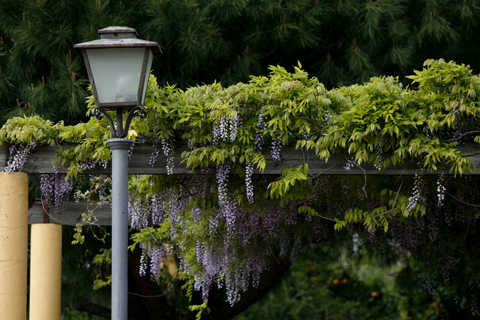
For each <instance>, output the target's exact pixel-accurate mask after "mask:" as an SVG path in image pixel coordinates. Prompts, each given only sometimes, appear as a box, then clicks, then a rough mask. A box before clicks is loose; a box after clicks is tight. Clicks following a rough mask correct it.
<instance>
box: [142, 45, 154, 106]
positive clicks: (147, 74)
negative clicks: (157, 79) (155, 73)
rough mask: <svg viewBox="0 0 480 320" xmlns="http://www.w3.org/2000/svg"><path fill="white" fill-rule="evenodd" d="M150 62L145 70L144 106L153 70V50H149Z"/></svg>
mask: <svg viewBox="0 0 480 320" xmlns="http://www.w3.org/2000/svg"><path fill="white" fill-rule="evenodd" d="M148 51H149V52H148V61H147V69H145V70H146V71H145V85H144V86H143V92H142V106H143V105H144V104H145V94H146V93H147V86H148V78H149V77H150V69H151V68H152V60H153V52H152V50H148Z"/></svg>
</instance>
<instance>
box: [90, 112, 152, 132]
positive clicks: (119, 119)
mask: <svg viewBox="0 0 480 320" xmlns="http://www.w3.org/2000/svg"><path fill="white" fill-rule="evenodd" d="M116 111H117V119H116V120H117V121H116V122H117V126H116V127H115V124H114V123H113V120H112V117H110V115H109V114H108V112H107V110H105V109H103V108H99V107H95V108H93V109H92V112H91V114H92V116H94V117H95V118H97V119H101V118H102V115H103V116H105V118H107V120H108V123H109V125H110V130H111V132H112V137H113V138H126V137H127V135H128V130H129V128H130V123H131V122H132V119H133V117H134V116H135V115H138V116H140V117H141V118H145V117H146V116H147V113H146V112H145V107H144V106H136V107H135V108H133V109H131V110H130V112H129V113H128V115H127V120H126V121H125V127H124V126H123V109H122V108H118V109H116Z"/></svg>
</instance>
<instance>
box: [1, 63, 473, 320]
mask: <svg viewBox="0 0 480 320" xmlns="http://www.w3.org/2000/svg"><path fill="white" fill-rule="evenodd" d="M412 79H413V80H414V81H415V82H416V83H419V84H420V87H419V88H418V90H411V89H409V88H404V87H403V85H402V84H401V83H400V82H399V81H398V79H396V78H393V77H378V78H372V79H371V81H370V82H368V83H365V84H364V85H353V86H348V87H341V88H338V89H331V90H327V89H326V88H325V87H324V86H323V85H322V84H321V83H320V82H319V81H318V79H316V78H312V77H309V76H308V74H307V73H306V72H305V71H303V70H302V69H301V66H300V65H299V67H296V68H295V72H293V73H289V72H287V71H286V70H285V69H284V68H282V67H279V66H277V67H271V74H270V75H269V76H268V77H264V76H260V77H252V78H251V80H250V81H249V82H248V83H238V84H236V85H232V86H230V87H227V88H223V87H222V86H221V85H220V84H219V83H213V84H211V85H203V86H197V87H193V88H190V89H188V90H185V91H184V90H181V89H178V88H175V87H174V86H166V87H163V88H160V87H158V85H157V83H156V80H155V77H154V76H153V75H151V77H150V83H149V88H148V96H147V99H146V109H147V117H146V119H138V118H135V119H134V121H133V122H132V126H131V131H130V132H129V136H130V138H131V139H133V140H134V141H135V142H136V143H153V144H160V143H161V144H162V148H163V149H164V154H165V155H166V157H167V158H168V157H171V156H172V154H171V150H174V148H173V146H175V145H177V146H178V145H187V146H188V149H187V151H185V152H184V153H183V154H182V158H183V161H185V162H186V163H187V164H188V165H189V166H190V167H191V168H192V170H193V172H192V173H194V174H192V175H184V176H182V175H175V174H173V175H172V174H170V175H166V176H151V177H149V176H131V177H130V195H129V198H130V199H129V200H130V201H129V202H130V207H131V208H130V209H129V216H130V219H131V223H132V227H133V228H134V230H135V231H134V233H133V234H132V241H133V243H134V246H132V249H134V248H135V247H136V246H137V245H138V246H140V248H141V250H142V255H141V257H140V261H141V266H140V274H141V275H146V273H147V269H149V271H150V274H151V279H152V280H154V281H158V282H160V281H161V280H162V279H163V274H164V273H163V270H164V269H165V268H164V265H165V264H166V259H167V257H168V256H170V255H172V253H175V254H176V255H177V257H178V259H179V263H180V272H179V279H180V280H182V281H193V289H194V291H201V292H202V298H203V302H204V301H206V300H207V298H208V299H209V301H212V299H211V297H210V296H209V293H210V292H211V291H213V288H214V284H216V285H217V286H219V287H224V288H225V290H226V298H225V297H223V299H224V300H227V301H228V303H229V304H230V305H232V306H234V305H235V304H237V303H238V302H239V301H240V299H241V292H243V291H246V290H248V288H250V287H254V288H256V287H258V286H259V283H260V279H261V275H262V273H264V272H265V270H267V269H268V268H269V266H271V265H272V264H274V263H275V261H276V262H278V260H279V259H280V260H281V259H287V260H288V259H290V260H292V261H293V260H294V259H295V257H296V255H297V254H298V252H299V251H300V250H301V248H302V247H303V246H304V245H305V244H306V243H311V242H318V241H322V239H324V238H328V237H332V236H338V237H341V236H343V235H345V233H351V232H352V231H353V230H354V229H357V228H358V230H361V231H362V238H363V239H365V240H367V239H368V240H369V241H372V242H373V243H377V244H378V245H379V246H380V248H382V246H385V241H386V240H382V239H383V238H382V237H381V236H380V234H382V233H386V232H387V231H390V234H391V235H392V239H393V240H392V241H394V242H395V243H396V244H397V246H398V248H397V249H398V252H397V253H398V254H399V255H403V254H404V253H405V252H406V251H411V252H417V251H419V252H420V253H422V254H425V253H426V252H438V253H439V258H438V259H432V258H431V256H429V255H428V258H425V260H424V262H425V263H426V266H425V279H426V280H425V283H426V288H427V289H428V290H430V291H434V290H435V289H434V287H435V285H434V284H435V280H433V279H434V277H433V275H432V273H431V272H432V271H431V270H434V266H435V265H443V266H444V267H445V268H446V269H445V270H446V271H444V274H450V273H451V272H453V270H456V271H458V269H461V270H463V272H464V273H463V274H465V275H466V277H470V280H469V281H471V282H472V284H468V285H467V287H470V286H473V287H474V286H475V283H476V281H477V280H478V275H477V273H476V272H475V268H474V266H473V265H472V264H471V263H467V264H459V263H458V261H467V260H464V257H463V256H462V252H465V251H466V252H469V250H474V251H475V247H474V246H473V243H474V241H472V240H470V242H469V243H465V242H460V243H458V242H455V241H456V239H458V238H459V237H462V236H463V237H465V238H467V237H468V238H469V239H471V237H472V234H473V233H472V232H473V231H471V230H470V229H469V225H470V224H471V223H475V221H476V214H477V213H476V209H475V208H476V207H472V206H469V205H468V203H474V202H475V201H471V202H470V199H473V200H474V198H472V197H471V196H472V195H471V194H470V192H469V190H468V188H467V189H466V188H464V187H461V186H459V185H455V187H448V185H447V180H448V181H450V180H452V179H453V178H452V177H450V176H445V173H448V172H446V170H447V167H448V166H450V168H451V169H450V170H451V173H454V174H458V175H462V174H463V173H466V172H469V171H473V170H475V167H474V166H473V164H472V163H471V162H470V161H469V160H467V159H466V158H465V157H464V156H462V155H461V154H460V152H458V151H457V150H456V149H455V147H456V146H457V145H458V144H459V143H465V142H476V140H477V138H476V137H475V136H474V134H476V133H478V119H477V116H478V115H479V113H478V111H479V110H478V108H479V107H478V98H477V96H478V90H479V89H480V88H479V86H478V76H476V75H473V74H472V71H471V70H470V69H469V68H468V67H466V66H464V65H458V64H455V63H453V62H448V63H447V62H445V61H443V60H437V61H433V60H427V61H426V62H425V68H424V69H423V70H421V71H416V75H415V76H412ZM90 101H91V99H90ZM90 107H93V105H92V104H91V103H90ZM35 121H39V122H40V124H41V125H39V126H35V125H34V123H35ZM42 121H43V120H40V118H38V117H37V118H13V119H11V120H8V121H7V122H6V124H5V126H4V127H3V128H2V129H1V130H0V142H8V143H13V144H18V145H21V144H26V143H30V142H31V139H32V137H46V138H45V140H38V141H36V142H37V143H38V144H50V145H52V144H60V143H65V142H68V143H75V145H74V146H73V147H71V148H69V149H67V148H63V147H59V149H58V157H57V160H58V161H59V162H58V164H59V165H63V164H65V163H66V161H68V160H70V167H69V170H70V173H69V175H68V176H69V177H77V174H78V173H82V172H83V171H84V170H86V169H88V168H91V167H92V166H95V165H104V164H105V163H106V161H108V160H109V159H110V150H109V149H108V145H107V144H106V140H107V139H108V138H110V131H109V130H108V127H107V124H106V120H105V119H103V120H97V119H91V120H90V121H89V122H88V123H81V124H78V125H76V126H65V125H63V124H62V123H59V124H56V125H53V124H51V123H49V122H45V121H43V122H42ZM23 123H28V124H29V125H26V126H24V127H23V128H22V129H20V128H18V127H17V126H18V124H23ZM286 146H296V147H297V148H298V149H303V150H308V149H311V150H314V151H315V154H316V155H317V156H318V157H320V158H322V159H325V160H328V159H329V157H330V156H331V155H332V154H344V155H345V156H346V157H347V158H348V159H349V162H348V164H349V165H352V166H353V165H354V166H358V167H362V166H365V165H371V166H374V167H375V168H376V169H377V170H384V169H385V168H386V167H388V166H389V165H390V164H397V165H398V164H407V163H409V162H413V163H417V165H418V174H417V175H416V176H415V177H414V178H412V179H410V178H408V177H404V176H400V177H396V178H382V179H381V180H380V179H378V178H368V179H367V178H366V177H337V178H335V177H332V178H327V177H325V176H323V175H317V176H312V175H311V174H309V170H308V169H309V166H308V160H305V161H304V163H298V164H296V165H295V166H294V167H288V168H286V169H284V170H283V171H282V174H281V175H280V176H274V175H263V174H261V173H262V172H264V170H269V167H267V160H269V161H270V159H271V161H272V162H273V165H274V166H275V165H279V164H281V162H282V148H284V147H286ZM169 150H170V151H169ZM133 156H134V148H133ZM152 157H153V155H152ZM248 168H250V169H248ZM253 168H255V169H256V172H255V173H256V174H253V170H252V169H253ZM346 169H348V166H347V168H346ZM171 170H172V172H173V173H174V172H175V170H174V168H171ZM432 171H434V172H437V173H438V174H439V178H438V179H437V180H435V179H434V180H433V181H432V180H431V179H427V178H426V177H425V174H426V173H430V172H432ZM77 178H78V177H77ZM459 179H460V178H459ZM463 179H465V178H463ZM92 183H93V184H92V186H90V187H89V188H90V189H88V190H90V191H93V190H100V189H102V188H104V187H105V186H103V187H102V188H99V187H98V186H97V184H98V180H94V181H93V182H92ZM432 186H433V187H432ZM447 187H448V188H447ZM451 188H453V189H451ZM88 190H84V191H82V192H86V193H88V192H90V191H88ZM412 190H413V195H412ZM447 192H448V193H449V194H453V196H452V197H454V199H465V198H468V199H469V200H468V201H467V202H466V203H467V204H466V205H465V203H464V205H458V204H457V206H456V208H455V209H453V208H452V207H451V203H450V204H448V205H447V202H446V201H445V195H446V194H447ZM346 199H348V201H346ZM462 201H463V200H462ZM449 210H454V212H455V214H456V215H458V217H461V219H460V218H459V219H458V221H457V220H455V226H456V227H455V228H453V227H451V226H450V225H449V224H450V223H451V221H450V220H448V219H447V218H446V220H445V223H446V224H447V225H444V223H443V222H439V220H438V219H440V218H439V217H440V216H441V215H445V217H447V216H448V214H449V213H448V212H449ZM148 219H152V222H153V225H154V227H148V228H147V227H146V225H147V223H146V222H145V221H148ZM332 222H335V230H334V228H332ZM418 223H422V225H423V226H425V225H428V232H427V231H426V230H424V229H422V228H424V227H422V228H420V227H418V226H417V224H418ZM449 226H450V228H449ZM432 228H433V229H432ZM442 228H447V229H446V230H447V231H448V232H447V231H445V233H443V231H442V237H445V242H444V243H442V245H441V246H439V249H438V251H435V250H436V249H435V250H433V249H432V248H431V247H430V246H429V245H428V242H429V241H430V242H431V243H435V241H436V239H437V234H439V232H440V231H439V230H444V229H442ZM399 230H400V231H399ZM408 230H413V231H408ZM432 230H433V231H432ZM399 234H400V235H402V236H399ZM407 235H410V236H411V237H413V238H412V239H410V240H408V239H406V238H405V237H407ZM428 239H430V240H428ZM424 241H427V243H426V244H425V242H424ZM470 245H472V246H470ZM379 250H381V249H379ZM442 250H443V251H442ZM474 251H472V252H474ZM472 254H473V253H472ZM148 261H150V263H149V264H147V262H148ZM445 272H446V273H445ZM432 277H433V278H432ZM444 277H445V276H444ZM462 281H463V280H462ZM469 290H470V289H469ZM199 305H200V306H198V305H197V307H192V308H191V309H192V310H194V311H202V310H207V306H206V305H205V306H204V305H203V304H202V303H200V304H199ZM208 308H210V306H208ZM211 312H212V314H214V313H215V312H216V310H214V309H213V307H212V309H211ZM472 312H473V313H474V314H475V313H476V312H477V311H476V310H475V309H474V307H473V306H472ZM199 316H201V313H200V314H199Z"/></svg>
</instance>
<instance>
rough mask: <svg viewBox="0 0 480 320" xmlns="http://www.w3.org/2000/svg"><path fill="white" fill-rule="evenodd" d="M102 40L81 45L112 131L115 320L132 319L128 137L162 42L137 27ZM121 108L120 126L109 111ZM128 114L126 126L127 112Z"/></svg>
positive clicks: (105, 33) (103, 34) (107, 33)
mask: <svg viewBox="0 0 480 320" xmlns="http://www.w3.org/2000/svg"><path fill="white" fill-rule="evenodd" d="M98 33H99V34H100V39H99V40H94V41H89V42H84V43H79V44H76V45H74V48H75V49H76V50H77V51H78V52H79V53H81V54H82V56H83V58H84V60H85V65H86V67H87V72H88V78H89V79H90V83H91V85H92V91H93V95H94V97H95V104H96V108H95V109H94V110H95V114H96V115H97V116H99V115H100V114H103V115H104V116H105V117H106V118H107V120H108V122H109V124H110V130H111V131H112V139H110V140H108V141H107V143H108V145H109V146H110V148H111V149H112V319H115V320H126V319H127V318H128V251H127V250H128V149H129V148H130V146H131V145H132V143H133V141H132V140H130V139H126V137H127V134H128V129H129V126H130V122H131V120H132V118H133V117H134V116H135V115H137V114H138V115H144V114H145V109H144V106H143V104H144V101H145V94H146V91H147V85H148V78H149V75H150V67H151V65H152V58H153V55H155V54H160V53H161V51H160V47H159V46H158V43H156V42H151V41H145V40H140V39H137V32H136V31H135V29H132V28H128V27H108V28H105V29H101V30H98ZM107 111H115V112H116V126H115V124H114V122H113V120H112V118H111V117H110V115H109V114H108V113H107ZM124 111H128V116H127V119H126V121H125V126H124V124H123V112H124Z"/></svg>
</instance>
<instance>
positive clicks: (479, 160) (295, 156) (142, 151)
mask: <svg viewBox="0 0 480 320" xmlns="http://www.w3.org/2000/svg"><path fill="white" fill-rule="evenodd" d="M62 147H63V148H68V147H73V145H62ZM56 149H57V148H56V147H50V146H40V147H37V148H36V149H35V151H34V152H33V153H32V154H31V155H30V156H29V158H28V161H27V162H26V164H25V165H24V167H23V169H22V171H23V172H26V173H29V174H33V175H40V174H51V173H67V172H68V166H69V164H68V163H67V164H66V165H65V166H63V167H55V166H54V165H53V159H54V157H55V154H56ZM185 150H186V148H185V147H184V148H176V149H175V155H174V169H173V174H195V173H196V172H194V171H193V170H192V169H191V168H187V166H186V161H184V162H182V159H181V154H182V152H183V151H185ZM458 150H460V151H461V152H462V154H464V155H466V156H467V158H468V159H469V160H470V161H472V162H473V164H474V165H475V166H476V167H478V166H479V165H480V147H479V146H477V145H462V146H459V147H458ZM154 151H155V148H153V147H152V146H149V145H139V146H135V147H134V151H133V157H132V160H131V161H130V162H129V164H128V172H129V174H147V175H155V174H167V170H166V164H167V159H166V158H165V156H163V153H162V151H161V150H160V156H159V157H158V159H157V162H156V164H155V165H154V166H153V167H152V166H151V165H150V164H149V161H150V158H151V155H152V153H153V152H154ZM281 154H282V156H283V162H282V163H281V164H279V165H277V164H274V162H273V161H272V157H271V156H270V153H269V152H268V151H267V152H265V159H266V160H267V165H266V168H265V170H264V171H263V174H281V172H282V170H283V169H285V168H288V167H298V166H299V165H301V164H302V163H304V162H306V163H308V165H309V173H310V174H312V175H318V174H326V175H352V174H353V175H359V174H360V175H364V174H366V175H399V174H403V175H413V174H415V171H416V170H417V168H418V167H417V165H416V164H415V163H408V164H400V165H396V166H393V165H390V166H389V167H388V168H387V169H385V170H382V171H379V170H377V169H375V168H374V167H373V166H371V165H362V166H361V168H360V167H357V166H353V167H352V168H351V169H350V170H345V169H344V167H345V166H346V164H347V161H348V160H349V159H352V155H348V154H345V155H332V156H331V157H330V158H329V159H328V161H324V160H320V159H319V158H318V157H317V156H316V155H315V153H314V152H313V151H308V152H305V151H302V150H296V149H294V148H292V147H285V148H283V149H282V153H281ZM8 157H9V154H8V148H6V147H5V146H3V147H2V146H0V170H3V169H4V167H5V166H6V164H7V161H8ZM448 172H449V168H446V170H445V173H448ZM84 173H86V174H90V173H91V174H110V173H111V167H110V166H107V168H106V169H103V168H96V169H92V170H87V171H85V172H84ZM254 173H260V172H258V171H255V172H254ZM426 174H438V173H435V172H427V173H426ZM465 174H477V171H475V172H466V173H465Z"/></svg>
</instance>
